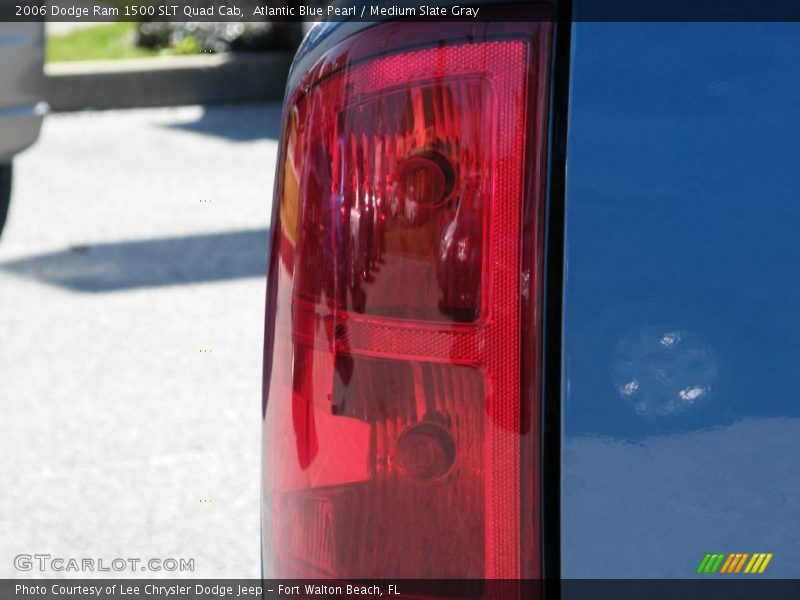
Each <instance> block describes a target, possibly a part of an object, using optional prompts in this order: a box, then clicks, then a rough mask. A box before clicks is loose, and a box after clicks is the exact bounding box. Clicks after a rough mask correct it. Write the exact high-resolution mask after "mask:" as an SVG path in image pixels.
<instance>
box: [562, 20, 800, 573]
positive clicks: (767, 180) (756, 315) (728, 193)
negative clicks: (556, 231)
mask: <svg viewBox="0 0 800 600" xmlns="http://www.w3.org/2000/svg"><path fill="white" fill-rule="evenodd" d="M799 40H800V24H797V23H778V24H757V23H723V24H714V23H674V24H667V23H660V24H658V23H656V24H644V23H627V24H613V23H576V24H575V25H574V26H573V61H572V83H571V90H570V123H569V134H568V135H569V141H568V154H567V211H566V220H567V225H566V250H565V261H566V264H565V267H566V275H565V291H564V293H565V296H564V327H565V337H564V363H563V375H564V380H563V385H564V388H563V400H564V404H563V440H562V443H563V448H562V451H563V453H562V516H561V518H562V575H563V576H564V577H570V578H571V577H692V576H695V570H696V568H697V565H698V564H699V562H700V560H701V559H702V557H703V555H704V554H705V553H707V552H712V553H713V552H749V553H752V552H773V553H774V558H773V559H772V562H771V563H770V565H769V568H768V569H767V571H766V572H765V574H764V575H763V576H772V577H795V578H797V577H800V535H798V533H800V43H798V41H799Z"/></svg>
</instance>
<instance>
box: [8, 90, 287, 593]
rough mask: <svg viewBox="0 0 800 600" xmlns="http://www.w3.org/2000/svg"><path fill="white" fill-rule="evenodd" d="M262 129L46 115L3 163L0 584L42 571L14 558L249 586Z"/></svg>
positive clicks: (163, 116)
mask: <svg viewBox="0 0 800 600" xmlns="http://www.w3.org/2000/svg"><path fill="white" fill-rule="evenodd" d="M278 120H279V107H278V106H275V105H270V106H263V107H240V108H222V107H220V108H211V109H205V110H204V109H202V108H199V107H189V108H180V109H157V110H142V111H117V112H106V113H80V114H74V115H54V116H52V117H50V118H49V119H48V120H47V121H46V123H45V126H44V130H43V134H42V139H41V140H40V142H39V144H38V145H37V146H36V147H34V148H33V149H32V150H30V151H29V152H27V153H26V154H24V155H23V156H21V157H19V160H18V163H17V171H16V178H17V179H16V190H15V197H14V199H13V201H12V206H11V215H10V220H9V223H8V226H7V229H6V232H5V234H4V236H3V238H2V240H0V340H2V343H0V409H1V410H2V435H0V577H20V576H29V575H34V576H41V575H42V574H39V573H36V572H33V573H29V574H27V575H26V574H25V573H20V572H18V571H16V570H15V569H14V566H13V564H12V561H13V557H14V556H15V555H17V554H20V553H48V554H51V555H52V556H54V557H55V556H59V557H64V558H71V557H75V558H84V557H88V558H103V559H105V560H107V561H110V560H111V559H113V558H117V557H122V558H128V557H138V558H142V559H147V558H168V557H174V558H193V559H194V561H195V571H194V572H193V573H184V576H194V577H209V578H211V577H257V576H258V575H259V566H258V563H259V549H258V537H259V534H258V520H259V517H258V493H259V459H258V456H259V432H260V429H259V418H260V386H261V383H260V382H261V373H260V370H261V348H262V327H263V304H264V293H265V280H264V269H265V256H264V255H265V251H266V235H267V227H268V220H269V209H270V201H271V196H272V178H273V172H274V167H275V159H276V151H277V142H276V140H275V137H276V136H277V128H278ZM44 575H45V576H49V577H54V576H58V575H59V574H58V573H53V572H50V573H45V574H44ZM68 575H70V576H92V574H91V573H69V574H68ZM95 575H98V574H97V573H95ZM100 575H102V574H100ZM124 575H125V576H136V575H145V573H129V572H126V573H124ZM106 576H107V574H106Z"/></svg>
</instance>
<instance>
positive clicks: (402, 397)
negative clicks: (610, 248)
mask: <svg viewBox="0 0 800 600" xmlns="http://www.w3.org/2000/svg"><path fill="white" fill-rule="evenodd" d="M549 33H550V25H549V23H547V22H537V23H533V22H531V23H514V24H500V23H477V24H476V23H471V24H469V23H449V24H446V25H445V24H442V23H438V24H430V23H394V24H388V25H382V26H377V27H374V28H371V29H369V30H367V31H365V32H362V33H360V34H357V35H356V36H354V37H353V38H350V39H349V40H348V41H346V42H344V43H342V44H340V45H339V46H337V47H335V48H334V49H333V50H331V51H330V52H328V53H327V54H326V55H324V56H323V57H322V59H320V60H319V61H318V62H317V64H316V66H315V67H314V68H313V69H312V70H311V71H310V73H309V74H308V75H307V77H306V78H305V79H304V81H303V82H302V83H301V85H300V86H299V87H298V88H297V90H296V92H295V93H294V95H293V96H292V97H291V98H290V101H289V104H288V105H287V110H286V117H285V120H286V123H285V130H284V134H283V150H282V159H281V160H282V162H281V165H282V166H281V167H280V168H279V177H278V179H279V180H278V184H277V194H276V202H277V203H279V206H278V208H277V213H276V214H277V218H276V219H275V220H274V222H273V227H274V231H273V236H274V237H273V252H272V260H271V264H270V279H269V299H268V315H267V343H266V358H265V394H266V398H265V414H264V431H263V435H264V455H263V486H264V490H263V491H264V496H263V510H264V512H263V523H264V525H263V527H264V528H263V532H262V533H263V549H264V566H265V573H266V574H267V575H268V576H274V577H308V576H326V577H341V578H434V577H435V578H482V577H486V578H519V577H537V576H539V574H540V567H539V559H540V549H539V537H540V536H539V533H538V532H539V522H538V515H539V498H538V480H539V474H540V469H539V459H538V443H539V440H538V435H537V432H538V408H537V407H538V403H537V398H536V391H537V389H538V379H539V377H538V368H539V367H538V365H539V354H538V352H539V351H538V348H539V341H538V340H539V300H538V299H539V297H540V294H541V289H540V288H541V285H540V283H539V282H540V280H541V277H540V271H541V266H540V263H541V260H540V258H541V256H540V255H541V252H540V247H541V237H542V236H541V234H540V230H541V221H542V219H541V218H540V216H541V214H542V202H541V199H542V189H543V177H542V173H543V168H542V165H543V157H544V151H543V146H544V137H545V123H546V118H545V113H546V102H545V99H546V96H547V85H546V83H547V82H546V79H547V64H548V53H549Z"/></svg>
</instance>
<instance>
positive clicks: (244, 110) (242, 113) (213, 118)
mask: <svg viewBox="0 0 800 600" xmlns="http://www.w3.org/2000/svg"><path fill="white" fill-rule="evenodd" d="M167 127H169V128H170V129H182V130H184V131H191V132H193V133H199V134H201V135H210V136H217V137H222V138H225V139H228V140H231V141H234V142H252V141H255V140H260V139H273V140H277V139H278V137H279V136H280V132H281V131H280V130H281V105H280V104H263V105H252V106H240V107H239V106H230V105H221V106H217V107H215V106H206V107H204V109H203V116H202V117H200V118H199V119H198V120H197V121H193V122H191V123H173V124H170V125H167Z"/></svg>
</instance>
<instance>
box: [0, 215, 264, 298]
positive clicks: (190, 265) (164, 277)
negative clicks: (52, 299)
mask: <svg viewBox="0 0 800 600" xmlns="http://www.w3.org/2000/svg"><path fill="white" fill-rule="evenodd" d="M267 238H268V230H267V229H245V230H242V231H231V232H224V233H209V234H202V235H189V236H185V237H170V238H158V239H153V240H137V241H126V242H113V243H104V244H93V245H89V246H73V247H71V248H69V249H67V250H62V251H59V252H51V253H47V254H41V255H39V256H32V257H30V258H23V259H18V260H14V261H9V262H6V263H0V269H2V270H3V271H6V272H9V273H13V274H15V275H19V276H21V277H27V278H30V279H35V280H39V281H42V282H44V283H49V284H51V285H55V286H58V287H62V288H66V289H69V290H73V291H76V292H86V293H103V292H116V291H121V290H130V289H135V288H146V287H161V286H172V285H184V284H190V283H203V282H210V281H224V280H229V279H242V278H246V277H266V272H267V259H266V254H267Z"/></svg>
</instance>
